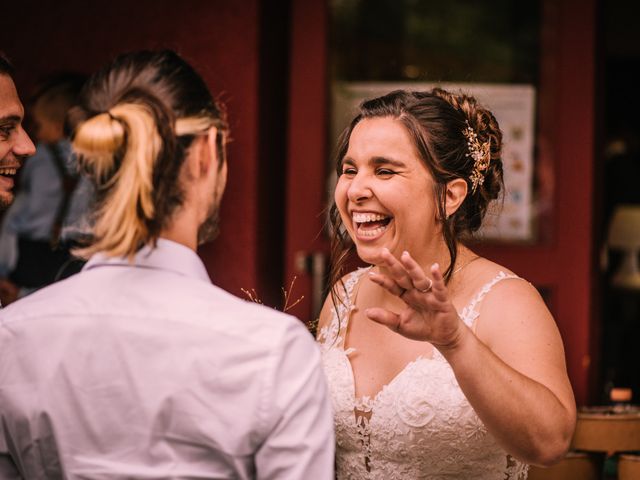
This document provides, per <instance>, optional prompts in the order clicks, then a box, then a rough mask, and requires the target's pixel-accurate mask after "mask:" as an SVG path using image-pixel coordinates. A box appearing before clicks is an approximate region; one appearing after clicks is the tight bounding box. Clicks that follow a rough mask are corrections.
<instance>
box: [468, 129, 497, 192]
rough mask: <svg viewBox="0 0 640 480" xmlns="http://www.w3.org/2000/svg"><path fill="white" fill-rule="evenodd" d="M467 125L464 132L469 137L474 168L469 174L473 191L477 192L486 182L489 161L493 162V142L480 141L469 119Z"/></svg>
mask: <svg viewBox="0 0 640 480" xmlns="http://www.w3.org/2000/svg"><path fill="white" fill-rule="evenodd" d="M466 124H467V127H466V128H465V129H464V130H462V134H463V135H464V136H465V138H466V139H467V148H468V149H469V152H468V153H467V157H471V158H473V170H472V172H471V175H469V180H471V193H475V191H476V189H477V188H478V185H482V184H483V183H484V175H485V173H486V171H487V170H488V169H489V163H490V162H491V143H490V142H484V143H480V142H479V141H478V134H477V133H476V132H475V130H474V129H473V128H472V127H471V125H469V121H467V122H466Z"/></svg>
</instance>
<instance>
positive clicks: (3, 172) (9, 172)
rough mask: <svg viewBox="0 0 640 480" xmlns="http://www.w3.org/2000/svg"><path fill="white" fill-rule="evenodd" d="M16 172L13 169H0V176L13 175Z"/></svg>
mask: <svg viewBox="0 0 640 480" xmlns="http://www.w3.org/2000/svg"><path fill="white" fill-rule="evenodd" d="M16 171H17V170H16V169H15V168H0V175H15V174H16Z"/></svg>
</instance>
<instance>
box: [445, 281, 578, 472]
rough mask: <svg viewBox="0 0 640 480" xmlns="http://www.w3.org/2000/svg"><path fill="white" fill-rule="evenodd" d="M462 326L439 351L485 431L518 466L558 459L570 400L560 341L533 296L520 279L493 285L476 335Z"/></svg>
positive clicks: (567, 432)
mask: <svg viewBox="0 0 640 480" xmlns="http://www.w3.org/2000/svg"><path fill="white" fill-rule="evenodd" d="M461 323H462V322H461ZM462 326H463V328H462V329H461V335H460V336H459V338H458V341H457V342H456V343H455V344H453V345H451V346H448V347H441V348H440V351H441V353H442V354H443V356H444V357H445V358H446V359H447V361H448V362H449V363H450V364H451V367H452V368H453V370H454V372H455V374H456V378H457V380H458V383H459V385H460V387H461V388H462V390H463V392H464V393H465V395H466V397H467V398H468V399H469V403H471V405H472V406H473V408H474V409H475V411H476V412H477V413H478V416H479V417H480V418H481V419H482V421H483V422H484V424H485V425H486V426H487V428H488V430H489V431H490V432H491V433H492V434H493V435H494V437H495V438H496V439H497V440H498V442H499V443H500V444H501V445H502V446H503V447H504V448H505V449H506V450H507V451H509V452H510V453H512V454H513V455H515V456H516V457H518V458H520V459H522V460H524V461H525V462H528V463H532V464H537V465H549V464H552V463H554V462H555V461H558V460H560V459H561V458H562V457H563V456H564V455H565V453H566V451H567V449H568V448H569V444H570V442H571V437H572V435H573V431H574V428H575V417H576V409H575V401H574V397H573V392H572V390H571V385H570V383H569V379H568V377H567V371H566V366H565V359H564V349H563V346H562V340H561V338H560V334H559V332H558V329H557V327H556V324H555V322H554V320H553V318H552V317H551V314H550V313H549V311H548V310H547V308H546V306H545V305H544V302H543V301H542V299H541V298H540V296H539V295H538V293H537V292H536V291H535V289H534V288H533V287H531V286H530V285H529V284H528V283H526V282H524V281H522V280H505V281H503V282H500V283H498V284H497V285H496V286H495V287H494V288H493V290H492V291H491V292H490V293H489V294H488V295H487V296H486V297H485V299H484V300H483V302H482V305H481V310H480V316H479V318H478V324H477V327H476V334H475V335H474V333H473V332H472V331H471V330H470V329H469V328H467V327H466V326H464V324H463V325H462Z"/></svg>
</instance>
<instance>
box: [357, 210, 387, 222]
mask: <svg viewBox="0 0 640 480" xmlns="http://www.w3.org/2000/svg"><path fill="white" fill-rule="evenodd" d="M352 218H353V221H354V222H356V223H367V222H378V221H380V220H384V219H385V218H386V217H385V216H384V215H380V214H379V213H358V212H354V213H353V216H352Z"/></svg>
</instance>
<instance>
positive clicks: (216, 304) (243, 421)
mask: <svg viewBox="0 0 640 480" xmlns="http://www.w3.org/2000/svg"><path fill="white" fill-rule="evenodd" d="M69 120H70V125H71V129H72V135H71V140H72V145H73V148H74V150H75V152H76V153H77V154H78V162H79V165H80V167H81V169H82V170H83V171H84V172H86V173H87V174H88V175H89V176H90V177H91V178H92V180H93V182H94V183H95V185H96V192H97V195H98V198H97V201H98V205H97V210H96V212H95V214H94V219H93V229H92V242H91V243H89V244H86V245H84V246H83V248H81V249H79V251H78V253H79V254H80V255H83V256H85V257H87V258H88V259H89V260H88V263H87V264H86V265H85V267H84V269H83V271H82V272H80V273H79V274H77V275H74V276H72V277H70V278H68V279H66V280H63V281H61V282H58V283H56V284H53V285H51V286H49V287H46V288H43V289H41V290H39V291H37V292H35V293H34V294H32V295H30V296H28V297H26V298H24V299H22V300H20V301H18V302H15V303H14V304H12V305H11V306H9V307H8V308H6V309H5V310H4V311H2V312H1V314H0V365H1V366H2V368H0V464H2V462H3V461H4V464H3V465H4V468H5V471H6V472H8V471H9V469H10V468H13V470H12V472H13V474H14V475H18V476H21V477H22V478H27V479H53V478H69V479H76V478H77V479H80V478H95V479H98V478H122V479H125V478H140V479H142V478H148V479H151V478H171V479H186V478H192V479H196V478H203V479H204V478H216V479H231V478H233V479H252V478H257V479H292V480H293V479H306V478H309V479H314V480H315V479H319V480H323V479H326V480H328V479H331V478H333V462H334V456H333V454H334V439H333V429H332V422H331V411H330V410H331V408H330V404H329V400H328V395H327V388H326V385H325V378H324V374H323V371H322V367H321V363H320V353H319V349H318V348H317V347H316V345H315V343H314V342H313V339H312V337H311V336H310V335H309V334H308V332H307V331H306V329H305V328H304V326H303V325H302V323H301V322H299V321H298V320H296V319H295V318H293V317H291V316H289V315H286V314H284V313H281V312H277V311H275V310H272V309H269V308H266V307H263V306H260V305H257V304H254V303H252V302H246V301H243V300H240V299H238V298H236V297H233V296H232V295H230V294H228V293H226V292H224V291H223V290H221V289H219V288H217V287H215V286H214V285H212V284H211V281H210V279H209V277H208V274H207V271H206V269H205V267H204V265H203V263H202V261H201V260H200V259H199V258H198V256H197V254H196V248H197V247H198V245H199V244H200V243H202V242H204V241H208V240H211V239H212V238H213V236H215V233H216V231H217V214H218V208H219V205H220V200H221V198H222V194H223V192H224V189H225V184H226V178H227V161H226V152H225V149H226V138H227V132H228V126H227V122H226V118H225V113H224V110H222V107H221V105H219V104H217V103H216V102H215V101H214V99H213V98H212V96H211V93H210V92H209V90H208V88H207V87H206V85H205V83H204V81H203V80H202V78H201V77H200V76H199V75H198V74H197V73H196V72H195V70H194V69H193V68H192V67H191V66H190V65H189V64H187V63H186V62H185V61H184V60H183V59H182V58H180V57H179V56H178V55H177V54H175V53H174V52H171V51H163V52H137V53H131V54H126V55H122V56H120V57H118V58H117V59H116V60H115V61H114V62H113V63H112V64H110V65H109V66H108V67H106V68H105V69H103V70H102V71H100V72H98V73H97V74H95V75H94V76H93V77H92V78H91V79H90V80H89V82H88V83H87V85H86V86H85V88H84V90H83V93H82V95H81V102H80V105H79V106H77V107H75V108H74V109H72V110H71V112H70V115H69ZM0 472H2V470H0ZM7 475H9V474H5V476H7ZM0 477H1V478H5V477H3V476H2V475H0Z"/></svg>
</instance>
